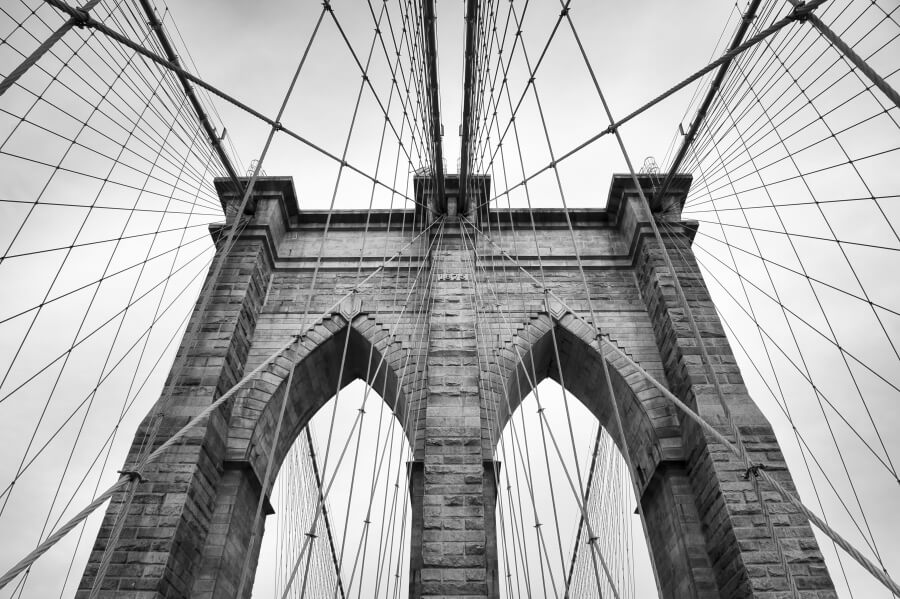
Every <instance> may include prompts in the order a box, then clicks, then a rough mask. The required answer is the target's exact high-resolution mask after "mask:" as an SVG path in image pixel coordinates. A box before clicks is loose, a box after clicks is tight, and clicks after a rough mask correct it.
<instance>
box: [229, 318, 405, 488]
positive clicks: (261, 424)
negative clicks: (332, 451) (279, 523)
mask: <svg viewBox="0 0 900 599" xmlns="http://www.w3.org/2000/svg"><path fill="white" fill-rule="evenodd" d="M348 326H349V332H348ZM348 333H349V334H348ZM408 353H409V352H408V348H405V347H404V346H403V343H402V342H401V341H399V340H398V339H396V338H394V337H392V336H391V335H390V334H388V333H387V330H386V329H385V328H384V327H383V326H382V325H380V324H379V323H377V322H376V321H375V320H374V319H372V318H371V317H369V316H368V315H367V314H365V313H358V314H356V315H355V316H354V317H353V318H352V320H349V321H348V319H347V318H346V317H345V316H344V315H343V314H340V313H335V314H333V315H332V316H331V318H329V319H326V320H324V321H322V322H320V323H319V324H317V325H316V326H315V327H313V328H312V329H310V330H309V331H308V332H307V333H306V334H305V335H304V336H303V337H302V338H301V340H300V343H299V344H298V346H297V348H296V350H295V351H293V352H292V353H291V354H290V355H287V356H285V357H284V358H282V359H280V360H279V361H276V363H275V364H274V365H273V367H272V368H270V370H269V371H268V372H266V373H264V374H262V375H261V376H260V377H259V379H258V380H257V381H254V383H253V384H251V385H248V387H247V389H245V390H244V391H242V392H241V393H240V394H239V395H238V397H237V398H236V400H235V405H234V408H233V409H232V412H231V418H230V420H229V424H228V437H227V449H226V456H227V457H226V459H227V460H228V461H230V462H245V463H249V465H250V466H251V467H252V469H253V470H254V471H255V472H256V473H257V475H258V477H259V479H260V480H262V477H263V476H262V475H263V473H264V472H265V470H266V467H267V462H268V456H269V451H270V449H271V447H272V443H273V441H274V442H275V453H274V462H275V470H273V475H272V476H271V478H270V484H271V481H274V479H275V475H276V474H277V472H278V468H279V467H280V464H281V462H282V460H283V459H284V457H285V455H286V454H287V452H288V450H289V449H290V447H291V446H292V445H293V443H294V441H295V440H296V438H297V437H298V436H299V435H300V433H301V432H302V430H303V428H304V427H305V426H306V425H307V423H309V421H310V420H311V419H312V418H313V416H314V415H315V414H316V413H317V412H318V411H319V410H320V409H321V408H322V407H323V406H324V405H325V404H326V403H328V401H330V400H331V399H332V398H333V397H334V396H335V395H336V394H338V392H339V391H340V390H342V389H343V388H345V387H346V386H347V385H349V384H350V383H352V382H353V381H355V380H357V379H360V380H363V381H364V382H365V383H366V384H367V385H368V386H369V387H371V389H372V390H374V391H375V393H373V394H371V396H370V401H384V402H385V404H387V407H388V409H389V410H391V412H392V413H393V415H394V417H395V418H397V420H398V421H399V423H400V424H401V427H402V428H403V430H404V432H405V434H406V435H407V440H408V441H409V442H410V443H412V437H411V435H412V434H413V430H414V429H413V427H412V426H406V425H405V424H406V420H407V417H408V414H409V404H408V401H407V397H408V393H407V391H408V390H407V389H406V388H405V386H406V385H405V383H404V378H405V377H404V376H403V373H404V371H405V370H406V369H409V368H411V367H412V366H413V364H411V362H412V360H407V359H406V356H407V354H408ZM290 369H293V377H292V379H291V390H290V394H289V401H288V405H287V406H286V407H285V412H284V420H283V422H282V425H281V430H280V433H279V436H278V439H277V440H274V439H273V437H274V435H275V430H276V428H277V422H278V417H279V413H280V411H281V402H282V400H283V397H284V393H285V387H286V385H287V381H288V378H289V374H290ZM267 491H268V490H267Z"/></svg>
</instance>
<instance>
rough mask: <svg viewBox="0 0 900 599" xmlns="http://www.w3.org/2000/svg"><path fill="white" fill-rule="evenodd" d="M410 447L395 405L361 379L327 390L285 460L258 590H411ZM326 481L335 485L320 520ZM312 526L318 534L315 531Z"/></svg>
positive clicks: (317, 593)
mask: <svg viewBox="0 0 900 599" xmlns="http://www.w3.org/2000/svg"><path fill="white" fill-rule="evenodd" d="M362 410H364V411H365V412H362ZM307 431H308V432H309V434H308V435H307ZM329 439H330V441H331V442H330V444H329ZM326 456H328V457H327V458H326ZM411 457H412V453H411V448H410V445H409V443H408V441H407V440H406V437H405V435H404V434H403V429H402V427H401V426H400V423H399V421H398V420H397V419H396V418H394V414H393V412H392V410H391V408H390V407H389V406H388V405H387V402H386V401H384V400H383V399H382V398H381V395H380V394H379V393H378V391H377V390H375V389H374V388H373V387H372V386H370V385H368V384H367V383H365V382H364V381H363V380H362V379H356V380H354V381H353V382H351V383H349V384H348V385H346V386H345V387H344V388H342V389H341V392H340V394H339V396H338V397H337V401H335V398H334V397H333V398H331V399H330V400H328V401H327V402H326V404H325V405H324V406H322V408H321V409H320V410H319V411H318V412H317V413H316V414H315V416H313V418H312V419H311V420H310V421H309V423H308V425H307V427H306V428H304V429H303V430H302V431H301V433H300V434H299V435H298V436H297V439H296V441H295V442H294V443H293V445H292V446H291V447H290V448H289V450H288V451H287V452H286V455H285V458H284V460H283V462H282V464H281V466H280V471H279V475H278V478H277V479H276V480H275V482H274V485H273V488H272V491H271V494H270V497H271V503H272V507H273V508H274V514H272V515H270V516H269V517H268V518H267V519H266V522H265V530H264V533H263V535H262V539H261V544H260V557H259V562H258V564H257V567H256V575H255V579H254V585H253V594H252V596H258V597H272V596H282V595H283V594H284V593H285V589H286V588H289V590H288V594H287V596H288V597H301V596H309V597H342V596H351V595H356V594H358V593H361V596H371V597H375V596H378V597H381V596H395V594H396V593H397V592H398V591H399V593H400V594H401V595H402V594H405V592H406V588H407V584H408V582H407V578H408V576H407V573H408V571H409V535H410V505H409V493H408V490H407V477H406V475H407V472H406V462H407V461H408V460H410V459H411ZM326 459H327V463H326ZM319 485H321V488H322V489H325V488H327V487H328V486H329V485H330V490H329V491H328V497H327V498H326V501H325V510H324V511H323V512H322V513H321V514H320V516H319V518H318V522H317V523H316V526H315V527H314V528H313V527H312V524H313V519H314V518H315V515H316V511H317V496H318V493H319V489H320V486H319ZM310 532H312V534H314V535H315V537H312V540H311V541H308V540H307V539H308V538H309V537H308V534H307V533H310ZM306 543H309V544H310V547H309V549H307V550H306V552H305V553H303V546H304V544H306ZM294 568H297V574H296V577H295V579H294V581H293V582H292V583H291V584H290V586H289V587H288V581H289V579H290V576H291V572H292V570H293V569H294ZM338 572H340V575H338V574H337V573H338ZM397 574H399V576H396V575H397Z"/></svg>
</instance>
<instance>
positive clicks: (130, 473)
mask: <svg viewBox="0 0 900 599" xmlns="http://www.w3.org/2000/svg"><path fill="white" fill-rule="evenodd" d="M118 473H119V474H121V475H122V476H127V477H128V480H130V481H131V482H138V483H142V482H144V481H146V480H147V479H146V478H144V477H143V475H142V474H141V473H140V472H138V471H137V470H118Z"/></svg>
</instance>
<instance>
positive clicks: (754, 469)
mask: <svg viewBox="0 0 900 599" xmlns="http://www.w3.org/2000/svg"><path fill="white" fill-rule="evenodd" d="M766 469H767V468H766V465H765V464H750V467H749V468H747V470H745V471H744V480H750V475H751V474H752V475H753V478H759V471H760V470H766Z"/></svg>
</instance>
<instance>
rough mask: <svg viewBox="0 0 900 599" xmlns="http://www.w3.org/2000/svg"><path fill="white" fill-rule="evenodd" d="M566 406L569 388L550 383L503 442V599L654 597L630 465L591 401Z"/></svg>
mask: <svg viewBox="0 0 900 599" xmlns="http://www.w3.org/2000/svg"><path fill="white" fill-rule="evenodd" d="M567 400H568V413H567V410H566V406H565V401H564V398H563V388H562V387H561V386H560V384H559V383H558V382H556V381H555V380H553V379H552V378H549V377H548V378H544V379H543V380H542V381H540V382H539V383H538V385H537V386H536V387H535V388H534V389H532V390H531V392H530V393H529V394H528V395H527V396H526V397H525V398H524V399H523V400H522V401H521V402H520V404H519V406H518V408H519V409H517V410H516V411H515V413H514V414H513V417H512V421H511V422H509V424H510V426H506V427H505V429H504V431H503V433H502V435H501V437H500V439H499V441H498V443H497V453H496V456H497V459H499V460H500V461H501V463H502V471H501V473H500V477H501V485H499V486H500V488H501V492H500V493H499V495H500V501H498V505H497V516H496V518H497V523H498V525H497V527H498V544H499V556H500V559H499V562H500V581H501V597H520V596H547V597H549V596H559V597H563V596H571V597H611V596H614V595H613V593H612V590H611V585H615V588H616V590H617V592H618V594H619V596H620V597H623V598H625V597H656V596H658V591H657V588H656V583H655V578H654V573H653V566H652V565H651V556H650V551H649V548H648V545H647V540H646V537H645V534H644V529H643V525H642V523H641V520H640V515H639V514H638V512H637V510H636V506H637V499H636V497H635V493H634V488H633V485H632V482H631V476H630V474H629V472H628V468H627V465H626V462H625V459H624V457H623V456H622V454H621V452H620V451H619V449H618V447H617V445H616V443H615V442H614V441H613V439H612V437H611V436H610V434H609V433H608V431H606V430H605V429H604V428H603V427H602V426H601V425H600V423H599V421H598V420H597V418H596V417H594V416H593V414H592V413H591V411H590V410H589V409H588V408H587V407H586V405H585V403H584V402H583V401H581V400H579V399H576V398H575V397H573V396H572V394H571V393H569V394H568V398H567ZM539 409H540V410H542V411H541V412H540V413H539V412H538V410H539ZM570 426H571V431H572V433H571V435H570V433H569V430H570V428H569V427H570ZM551 431H552V433H551ZM551 434H552V436H553V438H555V443H554V440H553V439H551ZM557 448H558V449H557ZM566 471H568V474H567V473H566ZM579 471H580V475H581V480H582V484H583V488H584V489H585V492H586V494H587V497H588V500H587V502H586V503H585V511H586V512H587V514H588V518H589V519H590V531H589V527H588V526H586V525H585V523H584V521H583V519H582V512H581V510H580V508H579V507H578V502H577V501H576V500H575V494H574V491H573V489H572V485H574V487H575V488H576V489H579V488H580V487H581V486H582V485H581V484H579ZM567 477H571V485H570V482H569V479H568V478H567ZM591 538H594V540H593V541H592V545H593V546H594V547H596V553H595V555H594V556H592V555H591V554H592V545H589V544H588V541H589V540H590V539H591ZM599 556H602V559H603V561H605V563H606V569H607V570H608V571H609V576H607V574H606V572H605V571H604V568H603V565H602V563H601V561H600V559H599ZM610 578H611V581H610Z"/></svg>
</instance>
